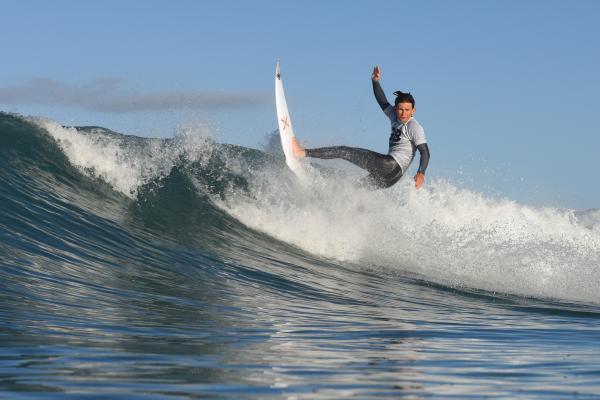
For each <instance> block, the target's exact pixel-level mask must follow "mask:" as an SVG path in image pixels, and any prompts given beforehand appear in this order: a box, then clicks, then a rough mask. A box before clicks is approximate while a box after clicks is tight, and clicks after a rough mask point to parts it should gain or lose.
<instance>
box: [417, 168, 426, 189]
mask: <svg viewBox="0 0 600 400" xmlns="http://www.w3.org/2000/svg"><path fill="white" fill-rule="evenodd" d="M423 183H425V174H424V173H422V172H417V174H416V175H415V187H416V188H417V189H418V188H420V187H421V186H423Z"/></svg>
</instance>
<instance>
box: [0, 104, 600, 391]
mask: <svg viewBox="0 0 600 400" xmlns="http://www.w3.org/2000/svg"><path fill="white" fill-rule="evenodd" d="M310 171H311V182H310V183H309V184H306V183H303V182H300V181H298V179H295V177H294V176H293V175H291V173H290V172H289V171H288V170H287V169H286V167H285V163H284V161H283V159H282V157H281V155H278V154H274V153H269V152H266V151H262V150H256V149H248V148H242V147H237V146H232V145H224V144H219V143H216V142H215V141H214V140H213V139H211V137H210V134H209V133H207V132H203V131H202V130H200V129H194V128H188V129H185V130H182V131H181V132H179V134H178V135H176V136H175V137H174V138H172V139H148V138H139V137H135V136H128V135H123V134H119V133H115V132H112V131H110V130H108V129H105V128H99V127H79V128H73V127H63V126H61V125H59V124H57V123H55V122H53V121H51V120H47V119H41V118H31V117H24V116H18V115H11V114H5V113H0V398H7V399H38V398H51V399H86V398H89V399H114V398H127V399H197V398H211V399H346V398H360V399H366V398H378V399H388V398H409V399H420V398H455V399H465V398H474V399H479V398H486V399H489V398H497V399H506V398H526V399H555V398H577V399H588V398H600V210H567V209H556V208H534V207H530V206H526V205H521V204H518V203H516V202H514V201H511V200H508V199H492V198H486V196H484V195H483V194H481V193H476V192H472V191H468V190H465V189H461V188H460V187H457V186H455V185H453V184H452V183H450V182H448V181H445V180H443V179H436V178H430V179H429V181H428V182H427V185H426V187H424V188H423V189H421V190H418V191H416V190H413V189H412V187H411V185H410V182H408V181H406V182H401V183H399V184H398V185H396V186H394V187H393V188H391V189H389V190H383V191H375V192H373V191H369V190H367V189H364V188H361V187H357V186H356V185H354V184H353V183H352V182H353V179H354V178H353V177H352V176H351V175H350V174H347V173H345V172H344V171H341V170H337V169H334V168H324V167H312V168H311V169H310Z"/></svg>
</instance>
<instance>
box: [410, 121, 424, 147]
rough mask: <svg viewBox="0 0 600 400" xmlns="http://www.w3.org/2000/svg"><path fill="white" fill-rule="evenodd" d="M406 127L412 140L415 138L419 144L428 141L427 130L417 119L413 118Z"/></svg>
mask: <svg viewBox="0 0 600 400" xmlns="http://www.w3.org/2000/svg"><path fill="white" fill-rule="evenodd" d="M406 128H407V131H408V134H409V135H410V136H411V138H412V140H414V141H415V143H416V144H417V145H419V144H421V143H427V139H426V138H425V130H424V129H423V127H422V126H421V124H420V123H419V122H418V121H417V120H416V119H414V118H411V119H410V120H409V121H408V122H407V123H406Z"/></svg>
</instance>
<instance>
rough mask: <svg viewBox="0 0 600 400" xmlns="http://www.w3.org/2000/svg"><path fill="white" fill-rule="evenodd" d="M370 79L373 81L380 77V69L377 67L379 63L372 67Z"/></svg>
mask: <svg viewBox="0 0 600 400" xmlns="http://www.w3.org/2000/svg"><path fill="white" fill-rule="evenodd" d="M371 79H372V80H374V81H375V82H377V81H379V80H380V79H381V70H380V69H379V65H376V66H375V68H373V75H371Z"/></svg>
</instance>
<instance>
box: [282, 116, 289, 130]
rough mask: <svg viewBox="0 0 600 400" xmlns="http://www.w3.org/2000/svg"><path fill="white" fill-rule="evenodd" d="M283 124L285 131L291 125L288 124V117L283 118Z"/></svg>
mask: <svg viewBox="0 0 600 400" xmlns="http://www.w3.org/2000/svg"><path fill="white" fill-rule="evenodd" d="M281 122H283V130H285V128H289V126H290V123H289V122H288V117H285V118H282V119H281Z"/></svg>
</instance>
